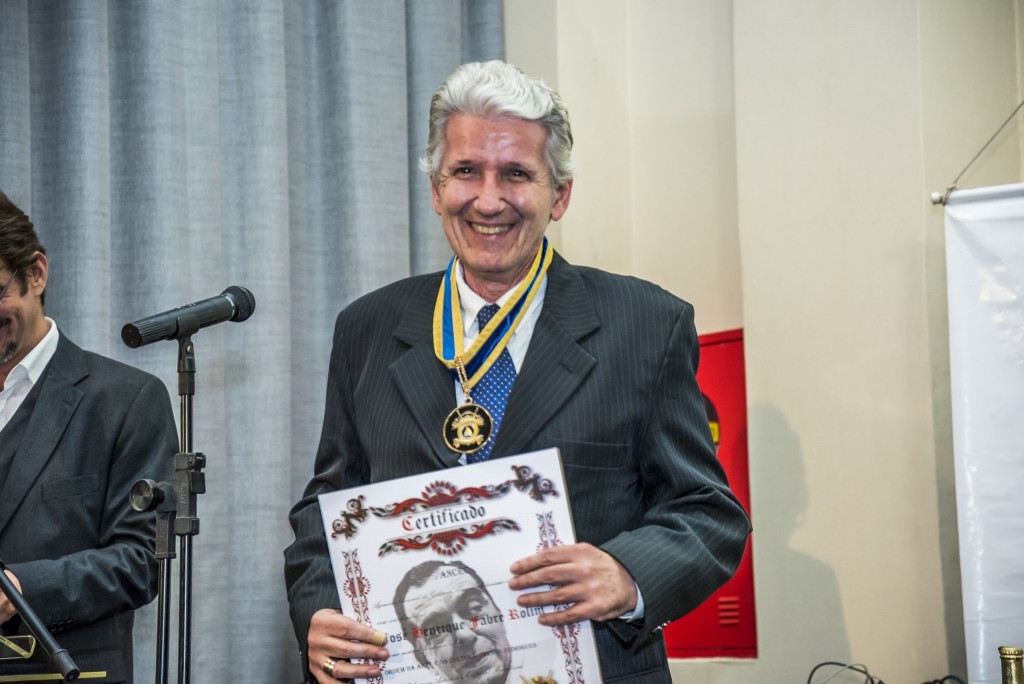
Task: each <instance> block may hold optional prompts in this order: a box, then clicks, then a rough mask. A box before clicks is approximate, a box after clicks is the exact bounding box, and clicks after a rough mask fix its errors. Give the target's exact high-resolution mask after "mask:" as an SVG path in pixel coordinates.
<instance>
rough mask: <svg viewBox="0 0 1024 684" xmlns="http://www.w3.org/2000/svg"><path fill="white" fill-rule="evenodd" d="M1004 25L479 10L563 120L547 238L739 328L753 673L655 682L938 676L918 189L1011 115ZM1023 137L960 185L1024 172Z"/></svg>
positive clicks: (704, 320)
mask: <svg viewBox="0 0 1024 684" xmlns="http://www.w3.org/2000/svg"><path fill="white" fill-rule="evenodd" d="M1022 5H1024V0H986V1H985V2H968V1H967V0H917V1H915V0H858V1H857V2H854V1H852V0H847V1H845V2H830V3H822V2H820V0H773V1H772V2H764V1H763V0H733V2H723V1H722V0H632V1H626V0H506V2H505V8H506V9H505V12H506V19H507V25H506V26H507V28H506V37H507V41H506V47H507V55H508V59H509V60H510V61H512V62H515V63H519V64H520V65H522V66H523V67H524V68H526V69H527V70H528V71H531V72H532V73H536V74H538V75H541V76H543V77H545V78H546V79H547V80H549V81H550V82H552V83H553V84H554V85H556V87H558V88H559V90H560V91H561V92H562V94H563V96H564V97H565V99H566V101H567V104H568V106H569V109H570V112H571V114H572V117H573V125H574V133H575V136H576V143H577V145H576V149H577V155H576V156H577V164H578V174H577V181H576V186H575V188H574V191H573V200H572V207H571V208H570V210H569V213H568V214H567V216H566V217H565V218H564V219H563V221H562V225H561V226H559V227H556V228H555V229H554V230H553V235H554V237H555V241H556V245H557V246H558V247H559V248H560V249H561V250H562V252H563V253H564V254H565V255H566V256H567V257H568V258H569V259H570V260H572V261H576V262H578V263H587V264H592V265H596V266H600V267H602V268H606V269H608V270H612V271H618V272H625V273H632V274H636V275H640V276H642V277H645V278H648V279H650V280H653V281H655V282H658V283H659V284H661V285H663V286H664V287H666V288H667V289H669V290H671V291H673V292H676V293H677V294H679V295H680V296H682V297H683V298H685V299H687V300H689V301H691V302H693V303H694V305H695V307H696V310H697V324H698V329H699V331H700V332H701V333H705V332H712V331H718V330H725V329H730V328H736V327H743V328H744V330H745V340H746V352H747V382H748V387H747V390H748V398H749V421H750V454H751V476H752V498H753V503H752V506H753V509H754V510H753V516H754V524H755V537H754V540H755V542H754V549H755V558H754V560H755V574H756V584H757V586H756V591H757V606H758V631H759V645H760V657H759V658H758V660H757V661H754V662H705V663H693V662H676V663H674V664H673V674H674V675H675V679H676V680H677V681H680V682H682V681H701V682H712V683H719V682H721V683H732V682H735V683H737V684H738V683H740V682H743V683H748V682H754V681H757V682H783V681H788V682H801V681H806V680H807V676H808V675H809V673H810V671H811V668H813V667H814V665H815V664H817V663H819V662H822V661H825V660H840V661H845V662H849V661H856V662H860V663H864V664H866V665H867V666H868V668H869V669H870V670H871V672H872V674H874V675H875V676H877V677H881V678H883V679H885V680H886V681H892V682H914V681H925V680H931V679H939V678H941V677H943V676H945V675H946V674H949V673H954V674H958V675H960V676H964V674H965V672H964V669H965V666H964V657H963V628H962V612H961V609H960V605H959V601H960V591H959V572H958V558H957V553H956V520H955V510H954V502H953V499H952V496H953V489H952V487H953V485H952V480H953V478H952V472H951V462H952V448H951V441H950V436H949V430H950V428H949V384H948V352H947V348H946V345H947V340H946V313H945V306H946V304H945V291H944V288H945V269H944V254H943V249H942V210H941V208H940V207H933V206H932V205H931V204H930V203H929V201H928V196H929V193H930V192H931V191H935V190H942V189H944V188H945V186H946V185H948V184H949V183H950V182H951V181H952V180H953V178H955V177H956V175H957V174H958V173H959V172H960V170H961V169H962V168H963V167H964V165H966V164H967V162H968V161H970V159H971V157H972V156H974V153H975V152H976V151H977V150H978V149H979V148H980V147H981V145H982V144H983V143H984V142H985V141H986V140H987V139H988V137H989V136H990V135H991V134H992V133H993V132H994V131H995V130H996V128H997V127H998V126H999V125H1000V124H1001V123H1002V122H1003V120H1004V119H1005V118H1006V117H1007V116H1008V115H1009V114H1010V112H1011V111H1013V108H1014V107H1015V106H1016V103H1017V102H1019V101H1020V99H1021V93H1022V90H1024V86H1022V83H1024V80H1022V76H1021V74H1022V72H1024V69H1021V64H1022V55H1024V48H1022V47H1021V42H1022V39H1021V35H1019V34H1020V32H1021V30H1022V29H1021V28H1020V27H1021V25H1022V21H1021V17H1022ZM1021 121H1022V122H1024V116H1022V117H1021ZM1022 127H1024V123H1018V124H1017V125H1013V126H1009V127H1008V128H1007V130H1006V131H1004V133H1003V134H1002V135H1001V136H1000V137H999V138H997V140H996V141H995V143H994V144H993V146H992V148H991V149H990V150H989V151H988V152H986V153H985V154H984V155H983V156H982V157H981V158H980V159H979V161H978V162H976V165H975V167H974V168H972V170H971V171H969V172H968V173H967V174H965V176H964V178H963V179H962V180H961V181H960V187H970V186H978V185H986V184H992V183H1009V182H1018V181H1020V180H1021V179H1022V178H1024V174H1022V154H1021V137H1022V134H1021V131H1022ZM833 672H834V670H833ZM824 678H825V677H824V675H823V673H821V672H819V676H818V677H816V681H822V680H823V679H824Z"/></svg>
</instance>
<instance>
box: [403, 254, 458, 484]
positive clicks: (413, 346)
mask: <svg viewBox="0 0 1024 684" xmlns="http://www.w3.org/2000/svg"><path fill="white" fill-rule="evenodd" d="M440 275H441V274H438V278H437V279H431V280H430V281H428V282H431V283H433V286H432V287H431V286H424V287H423V288H421V289H420V291H419V292H418V293H416V295H414V296H415V297H416V301H414V302H411V303H410V305H409V306H408V307H407V308H406V310H405V313H404V314H403V316H402V320H401V321H400V322H399V324H398V327H397V328H396V329H395V337H397V338H398V339H400V340H402V341H403V342H405V343H406V344H408V345H410V347H409V350H408V351H407V352H406V353H405V354H403V355H402V356H401V357H399V358H398V359H397V360H396V361H395V362H394V363H392V364H391V367H390V371H391V377H392V378H393V379H394V381H395V384H396V385H397V386H398V390H399V392H401V394H402V398H403V399H405V403H406V405H407V406H408V408H409V411H410V412H411V413H412V415H413V417H414V418H415V420H416V424H417V426H418V427H419V429H420V430H421V431H422V433H423V435H424V436H425V437H426V439H427V442H428V443H429V444H430V448H431V452H432V456H433V458H434V459H435V460H436V461H437V465H438V466H442V467H452V466H455V465H458V461H459V455H458V454H456V453H454V452H453V451H451V450H450V449H449V448H448V447H447V445H446V444H445V443H444V435H443V430H442V428H443V422H442V421H443V420H444V417H445V416H447V415H448V413H449V412H450V411H451V410H452V409H454V408H455V381H454V380H453V379H452V377H451V375H449V374H448V370H447V369H446V368H445V367H444V366H443V365H442V364H441V362H440V361H438V360H437V357H435V356H434V341H433V337H432V330H433V322H434V301H435V299H436V297H437V288H438V287H440Z"/></svg>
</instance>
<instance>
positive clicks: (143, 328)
mask: <svg viewBox="0 0 1024 684" xmlns="http://www.w3.org/2000/svg"><path fill="white" fill-rule="evenodd" d="M255 309H256V298H255V297H253V296H252V292H249V290H247V289H245V288H244V287H240V286H238V285H232V286H230V287H228V289H226V290H224V291H223V292H221V293H220V294H219V295H217V296H216V297H210V298H209V299H202V300H200V301H198V302H193V303H191V304H186V305H185V306H179V307H178V308H176V309H171V310H170V311H164V312H163V313H158V314H155V315H153V316H149V317H147V318H142V319H140V320H137V321H135V322H134V323H126V324H125V326H124V327H123V328H121V341H122V342H124V343H125V344H126V345H128V346H129V347H132V348H133V349H134V348H135V347H141V346H143V345H145V344H149V343H150V342H156V341H157V340H180V339H182V338H185V337H188V336H189V335H191V334H192V333H194V332H195V331H197V330H199V329H200V328H205V327H206V326H208V325H215V324H217V323H221V322H223V321H234V322H236V323H240V322H242V321H244V320H246V319H248V318H249V316H252V312H253V311H254V310H255Z"/></svg>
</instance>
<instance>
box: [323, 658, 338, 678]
mask: <svg viewBox="0 0 1024 684" xmlns="http://www.w3.org/2000/svg"><path fill="white" fill-rule="evenodd" d="M337 664H338V661H337V660H335V659H334V658H332V657H330V656H327V657H326V658H324V662H323V665H321V666H320V667H322V668H324V672H326V673H327V674H328V675H330V676H331V677H333V676H334V666H335V665H337Z"/></svg>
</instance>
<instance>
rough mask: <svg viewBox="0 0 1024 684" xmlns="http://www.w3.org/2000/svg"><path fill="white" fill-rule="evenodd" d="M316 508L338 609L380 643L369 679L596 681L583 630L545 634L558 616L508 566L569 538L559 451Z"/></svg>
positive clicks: (325, 500) (587, 629)
mask: <svg viewBox="0 0 1024 684" xmlns="http://www.w3.org/2000/svg"><path fill="white" fill-rule="evenodd" d="M319 500H320V511H321V514H322V516H323V521H324V529H325V531H326V535H327V546H328V549H329V551H330V556H331V564H332V567H333V570H334V577H335V580H336V582H337V588H338V595H339V597H340V599H341V606H342V611H343V612H344V613H345V614H346V615H348V616H350V617H352V618H353V619H355V620H357V621H359V622H361V623H364V624H368V625H370V626H372V627H373V628H374V629H376V630H378V631H380V632H383V633H385V634H386V635H387V642H386V644H385V645H386V647H387V648H388V650H389V651H390V654H391V655H390V657H389V658H388V659H387V661H385V662H383V663H381V668H382V669H381V677H380V678H377V680H376V681H380V682H389V683H392V682H393V683H395V684H435V683H436V684H471V683H472V684H524V683H526V684H585V683H589V682H593V683H594V684H598V683H599V682H601V672H600V666H599V664H598V660H597V651H596V646H595V642H594V634H593V629H592V627H591V624H590V622H589V621H584V622H581V623H575V624H572V625H568V626H564V627H545V626H544V625H542V624H540V623H539V622H538V621H537V617H538V616H539V615H541V614H542V612H543V611H545V610H553V608H551V607H548V608H523V607H520V606H519V605H518V603H517V602H516V597H517V596H518V594H519V593H520V592H516V591H512V590H511V589H509V587H508V582H509V580H510V579H511V578H512V574H511V572H510V570H509V566H510V565H511V564H512V562H514V561H515V560H517V559H519V558H523V557H526V556H529V555H531V554H534V553H537V552H538V551H541V550H543V549H545V548H550V547H553V546H561V545H566V544H572V543H574V542H575V534H574V532H573V527H572V517H571V514H570V512H569V501H568V492H567V490H566V487H565V478H564V475H563V472H562V464H561V459H560V457H559V454H558V450H557V449H547V450H544V451H536V452H532V453H527V454H521V455H518V456H509V457H506V458H501V459H495V460H489V461H484V462H482V463H478V464H473V465H467V466H464V467H460V468H451V469H447V470H442V471H433V472H429V473H424V474H423V475H417V476H411V477H405V478H400V479H395V480H389V481H386V482H377V483H374V484H370V485H365V486H361V487H354V488H351V489H344V490H340V491H336V492H331V493H329V494H323V495H321V496H320V499H319ZM371 681H373V680H371Z"/></svg>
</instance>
